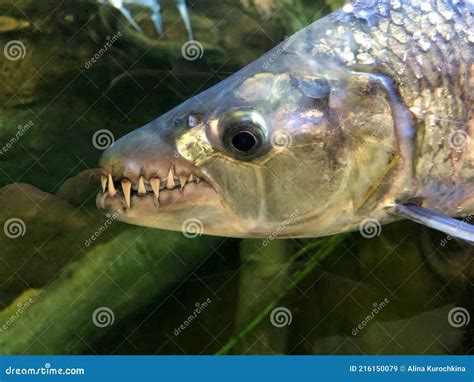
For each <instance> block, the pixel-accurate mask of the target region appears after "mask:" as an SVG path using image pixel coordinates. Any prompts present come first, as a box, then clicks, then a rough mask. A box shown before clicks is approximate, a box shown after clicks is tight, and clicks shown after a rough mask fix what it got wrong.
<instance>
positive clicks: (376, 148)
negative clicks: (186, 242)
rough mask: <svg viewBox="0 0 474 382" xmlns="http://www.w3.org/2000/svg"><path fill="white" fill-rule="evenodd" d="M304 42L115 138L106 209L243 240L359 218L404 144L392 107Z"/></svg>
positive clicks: (302, 232) (147, 222)
mask: <svg viewBox="0 0 474 382" xmlns="http://www.w3.org/2000/svg"><path fill="white" fill-rule="evenodd" d="M300 41H301V38H296V39H294V41H290V42H284V43H283V45H280V46H279V47H276V48H275V49H274V50H272V51H270V52H269V53H268V54H266V55H265V56H263V57H262V58H260V59H259V60H257V61H255V62H254V63H252V64H251V65H249V66H248V67H246V68H244V69H242V70H241V71H240V72H237V73H236V74H234V75H232V76H231V77H229V78H227V79H225V80H224V81H222V82H221V83H219V84H217V85H215V86H214V87H212V88H210V89H209V90H207V91H205V92H203V93H201V94H199V95H197V96H195V97H193V98H191V99H189V100H188V101H186V102H184V103H183V104H181V105H179V106H177V107H176V108H175V109H173V110H171V111H170V112H168V113H167V114H165V115H163V116H161V117H159V118H157V119H156V120H154V121H152V122H151V123H149V124H148V125H146V126H144V127H141V128H139V129H137V130H135V131H133V132H131V133H129V134H128V135H126V136H125V137H123V138H121V139H120V140H118V141H116V142H115V143H114V144H113V146H112V147H110V148H109V149H108V150H107V151H106V152H105V153H104V155H103V157H102V160H101V166H102V168H103V169H104V176H105V177H107V179H110V178H111V179H112V181H113V182H114V185H113V187H112V188H113V190H112V192H110V187H109V190H108V191H106V192H104V193H100V194H99V195H98V198H97V203H98V206H99V207H100V208H102V209H104V210H106V211H118V214H119V219H120V220H123V221H125V222H128V223H132V224H138V225H144V226H150V227H157V228H164V229H171V230H185V231H187V230H189V229H195V228H196V227H197V229H198V230H200V231H201V232H204V233H206V234H212V235H222V236H236V237H266V236H271V235H274V234H275V232H276V233H277V234H278V235H279V236H281V237H288V236H293V237H296V236H319V235H327V234H331V233H334V232H339V231H342V230H345V229H347V228H348V227H351V226H353V225H354V224H356V223H357V222H358V221H360V219H361V217H362V215H361V214H360V213H359V212H357V209H358V208H359V207H360V206H359V205H358V204H357V203H359V202H360V205H363V204H364V203H365V199H364V198H366V195H365V193H367V192H368V190H369V189H370V188H371V187H373V184H374V182H378V179H380V177H381V174H383V173H384V171H385V169H386V167H387V164H388V163H389V162H390V158H391V155H392V154H391V153H392V152H393V148H394V146H395V138H394V134H393V124H392V119H391V116H390V108H389V107H388V105H387V102H386V101H385V98H384V97H383V94H381V92H378V91H375V90H374V89H370V88H367V87H370V86H369V85H368V84H359V83H355V82H354V81H352V80H348V79H347V78H348V76H347V75H345V74H344V73H345V71H344V70H343V69H341V67H340V65H339V64H337V65H336V64H335V63H334V62H333V60H332V59H330V58H328V57H322V58H321V59H320V60H317V62H318V64H317V66H315V65H314V64H313V63H314V61H315V60H314V58H313V57H305V56H304V55H301V51H304V49H303V50H302V47H300V46H298V44H299V42H300ZM285 44H286V45H285ZM346 74H347V73H346ZM377 129H378V132H377V131H375V130H377ZM367 137H368V138H367ZM109 174H110V177H109ZM124 180H125V184H126V187H130V184H131V187H132V191H131V197H130V201H129V202H127V201H126V200H125V199H126V198H125V197H124V191H123V189H122V187H121V183H122V182H123V181H124ZM127 182H129V183H130V184H129V183H127ZM141 182H143V184H142V185H141V184H140V183H141ZM109 183H110V181H109ZM153 183H154V185H153ZM153 187H154V192H153ZM127 192H128V191H125V193H127ZM157 194H158V195H157Z"/></svg>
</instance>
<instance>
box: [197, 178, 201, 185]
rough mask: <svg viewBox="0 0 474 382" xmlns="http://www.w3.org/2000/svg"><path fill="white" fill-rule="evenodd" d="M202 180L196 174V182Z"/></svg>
mask: <svg viewBox="0 0 474 382" xmlns="http://www.w3.org/2000/svg"><path fill="white" fill-rule="evenodd" d="M200 181H201V178H198V177H197V176H196V183H197V184H199V182H200Z"/></svg>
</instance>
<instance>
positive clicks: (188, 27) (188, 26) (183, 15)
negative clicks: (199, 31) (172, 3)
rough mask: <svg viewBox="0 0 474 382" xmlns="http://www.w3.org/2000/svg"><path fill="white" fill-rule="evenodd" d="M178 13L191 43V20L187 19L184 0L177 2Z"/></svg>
mask: <svg viewBox="0 0 474 382" xmlns="http://www.w3.org/2000/svg"><path fill="white" fill-rule="evenodd" d="M177 7H178V11H179V13H180V14H181V18H182V19H183V21H184V25H185V27H186V31H187V32H188V40H189V41H193V40H194V37H193V29H192V27H191V20H190V18H189V12H188V6H187V5H186V0H178V4H177Z"/></svg>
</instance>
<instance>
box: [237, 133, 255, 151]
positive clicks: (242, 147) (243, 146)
mask: <svg viewBox="0 0 474 382" xmlns="http://www.w3.org/2000/svg"><path fill="white" fill-rule="evenodd" d="M256 143H257V138H255V135H253V134H252V133H251V132H250V131H241V132H239V133H237V134H236V135H235V136H234V138H232V145H233V146H234V147H235V148H236V149H237V150H239V151H243V152H247V151H250V150H252V149H253V148H254V146H255V144H256Z"/></svg>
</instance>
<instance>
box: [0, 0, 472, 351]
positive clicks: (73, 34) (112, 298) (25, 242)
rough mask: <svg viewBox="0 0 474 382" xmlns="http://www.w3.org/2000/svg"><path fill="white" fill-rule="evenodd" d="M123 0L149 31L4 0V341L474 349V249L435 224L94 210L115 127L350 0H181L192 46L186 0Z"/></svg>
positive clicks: (105, 346)
mask: <svg viewBox="0 0 474 382" xmlns="http://www.w3.org/2000/svg"><path fill="white" fill-rule="evenodd" d="M129 3H131V4H126V5H127V8H128V9H129V10H130V12H131V15H132V17H133V19H134V20H136V22H137V23H138V24H139V26H140V28H141V29H142V31H141V32H139V31H137V30H136V28H134V27H133V26H132V25H131V24H130V23H129V22H128V21H127V19H126V18H125V17H124V16H123V15H122V13H121V12H120V11H119V10H118V9H116V8H114V7H112V6H111V5H110V4H103V2H96V1H73V0H64V1H52V0H41V1H38V0H18V1H7V0H0V146H1V147H2V149H1V152H0V186H1V187H2V188H1V189H0V223H1V226H0V228H1V229H0V285H1V286H0V353H1V354H216V353H217V354H468V353H472V350H473V337H474V336H473V330H472V325H473V324H472V322H471V320H470V312H472V311H473V298H472V297H473V294H472V285H473V284H472V282H473V275H474V272H473V267H472V255H473V249H472V247H470V246H468V245H466V244H464V243H462V242H459V241H457V240H454V239H450V238H449V237H446V236H445V235H443V234H440V233H437V232H434V231H431V230H429V229H426V228H424V227H421V226H419V225H416V224H414V223H410V222H406V221H403V222H398V223H394V224H390V225H387V226H383V227H380V226H378V225H377V224H375V225H373V226H370V227H366V228H367V229H363V230H360V232H354V233H349V234H342V235H338V236H333V237H328V238H319V239H304V240H278V239H274V238H273V237H269V238H266V239H255V240H238V239H232V238H218V237H206V236H203V235H201V234H200V232H199V230H197V231H195V232H194V233H187V234H183V233H180V232H168V231H161V230H156V229H150V228H144V227H135V226H130V225H126V224H123V223H120V222H118V221H116V220H115V219H114V216H104V215H103V214H102V213H100V212H99V211H98V210H97V209H96V206H95V196H96V194H97V192H98V190H99V188H100V180H99V177H98V172H97V163H98V160H99V158H100V156H101V154H102V152H103V150H104V149H105V148H106V147H107V146H108V145H110V143H111V142H112V141H113V140H114V139H115V140H116V139H118V138H120V137H122V136H123V135H125V134H126V133H128V132H130V131H132V130H134V129H136V128H138V127H140V126H142V125H143V124H146V123H148V122H150V121H151V120H153V119H155V118H156V117H158V116H159V115H161V114H162V113H164V112H166V111H167V110H170V109H171V108H172V107H174V106H175V105H178V104H180V103H181V102H183V101H184V100H186V99H188V98H189V97H191V96H193V95H194V94H196V93H198V92H201V91H203V90H205V89H207V88H209V87H210V86H212V85H213V84H215V83H217V82H219V81H221V80H222V79H224V78H226V77H228V76H229V75H230V74H232V73H234V72H236V71H237V70H239V69H240V68H242V67H243V66H245V65H246V64H248V63H250V62H252V61H253V60H254V59H255V58H257V57H259V56H260V55H262V54H263V53H265V52H266V51H268V50H269V49H270V48H272V47H273V46H275V45H277V44H278V43H279V42H281V41H283V40H284V38H285V37H288V36H290V35H291V34H292V33H294V32H295V31H297V30H299V29H301V28H302V27H304V26H305V25H308V24H309V23H311V22H313V21H315V20H317V19H318V18H320V17H322V16H324V15H325V14H327V13H329V12H331V11H332V10H334V9H336V8H338V7H339V6H340V5H341V4H343V1H330V0H326V1H309V0H294V1H290V0H223V1H211V0H194V1H193V0H188V1H187V5H188V10H189V14H190V19H191V25H192V32H193V38H194V40H195V41H197V42H199V44H198V45H197V47H198V51H197V55H196V52H194V53H193V51H186V48H189V46H188V45H186V44H187V42H188V33H187V31H186V28H185V25H184V22H183V19H182V17H181V16H180V13H179V11H178V7H177V1H175V0H167V1H165V0H163V1H161V6H162V17H163V25H164V30H165V35H164V36H159V35H158V33H157V30H156V28H155V25H154V23H153V21H152V19H151V16H152V15H151V12H150V9H149V8H147V7H146V6H144V5H143V4H140V2H138V1H137V2H132V1H130V2H129ZM141 3H144V2H141ZM315 171H317V169H315ZM321 202H322V203H323V202H324V201H321Z"/></svg>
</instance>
